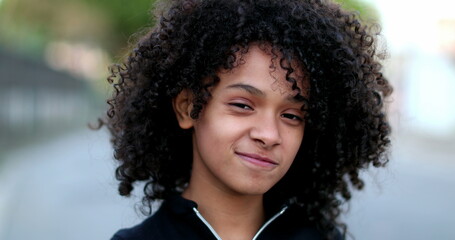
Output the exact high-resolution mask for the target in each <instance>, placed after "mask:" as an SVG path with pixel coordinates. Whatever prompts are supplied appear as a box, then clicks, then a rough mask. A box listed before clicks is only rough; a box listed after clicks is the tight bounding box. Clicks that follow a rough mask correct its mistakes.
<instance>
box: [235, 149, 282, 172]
mask: <svg viewBox="0 0 455 240" xmlns="http://www.w3.org/2000/svg"><path fill="white" fill-rule="evenodd" d="M236 154H237V155H238V156H239V157H240V158H241V159H243V160H245V161H246V162H248V163H251V164H253V165H255V166H258V167H262V168H267V169H273V168H275V167H276V166H278V163H277V162H275V161H273V160H271V159H269V158H266V157H262V156H259V155H257V154H249V153H240V152H236Z"/></svg>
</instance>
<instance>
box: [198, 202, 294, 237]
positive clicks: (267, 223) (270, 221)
mask: <svg viewBox="0 0 455 240" xmlns="http://www.w3.org/2000/svg"><path fill="white" fill-rule="evenodd" d="M286 209H288V206H285V207H283V208H282V209H281V211H279V212H278V213H277V214H275V215H273V217H272V218H270V219H269V220H268V221H267V222H266V223H264V225H262V227H261V228H260V229H259V231H258V232H257V233H256V234H255V235H254V237H253V239H252V240H256V239H257V238H258V237H259V235H260V234H261V233H262V232H263V231H264V229H265V228H266V227H267V226H268V225H270V224H271V223H272V222H273V221H274V220H275V219H276V218H277V217H279V216H281V215H282V214H283V213H284V212H285V211H286ZM193 211H194V212H195V213H196V216H198V218H199V219H200V220H201V221H202V222H203V223H204V224H205V226H206V227H207V228H208V229H209V230H210V232H212V234H213V236H215V238H216V239H217V240H222V239H221V237H220V236H219V235H218V233H216V231H215V229H214V228H213V227H212V225H210V223H209V222H207V220H205V218H204V217H203V216H202V215H201V213H200V212H199V211H198V210H197V208H195V207H193Z"/></svg>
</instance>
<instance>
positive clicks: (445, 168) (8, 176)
mask: <svg viewBox="0 0 455 240" xmlns="http://www.w3.org/2000/svg"><path fill="white" fill-rule="evenodd" d="M395 143H396V144H395V150H394V151H393V154H392V161H391V163H390V164H389V166H388V168H387V169H385V170H384V169H383V170H382V171H369V172H368V173H365V174H364V175H365V178H366V180H367V186H366V190H365V191H362V192H358V193H356V194H355V195H354V199H353V201H352V202H351V204H350V205H349V206H347V207H349V208H350V211H349V213H348V214H347V215H346V216H345V219H346V221H347V223H348V224H349V230H350V232H351V233H352V234H353V235H354V236H355V237H356V239H357V240H359V239H360V240H362V239H367V240H379V239H381V240H384V239H387V240H398V239H400V240H402V239H413V240H424V239H425V240H427V239H438V240H453V239H455V217H454V216H455V205H454V203H455V174H454V172H455V157H454V156H455V149H452V148H451V147H450V146H448V144H447V143H438V142H432V141H425V140H423V139H420V138H416V137H410V136H406V137H396V138H395ZM113 169H114V163H113V161H112V160H111V152H110V146H109V142H108V137H107V134H106V133H105V132H103V131H97V132H93V131H88V130H81V131H78V132H73V133H68V134H67V135H65V136H62V137H60V138H58V139H55V140H54V141H52V142H45V143H42V144H39V145H36V146H33V147H29V148H27V149H24V150H22V151H20V152H14V153H11V154H9V155H8V156H7V162H6V163H5V164H3V165H2V166H1V168H0V239H2V240H28V239H39V240H41V239H46V240H62V239H65V240H73V239H74V240H76V239H77V240H80V239H85V240H90V239H93V240H95V239H97V240H99V239H109V238H110V236H111V235H112V234H113V233H114V232H115V231H116V230H117V229H119V228H121V227H126V226H131V225H134V224H135V223H136V222H138V221H140V219H141V218H140V217H139V216H140V215H138V214H137V213H136V211H135V210H134V205H135V203H138V202H139V201H140V199H139V198H137V197H136V198H133V199H129V200H128V199H124V198H121V197H119V196H117V195H116V182H115V180H114V177H113Z"/></svg>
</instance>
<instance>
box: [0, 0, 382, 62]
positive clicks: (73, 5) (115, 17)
mask: <svg viewBox="0 0 455 240" xmlns="http://www.w3.org/2000/svg"><path fill="white" fill-rule="evenodd" d="M336 1H337V2H339V3H340V4H342V6H343V7H345V8H346V9H349V10H355V11H358V12H359V13H360V16H361V17H362V18H363V19H367V20H368V19H373V20H377V19H378V13H377V11H375V9H374V7H373V6H371V4H369V3H367V2H364V1H361V0H336ZM153 3H154V0H134V1H131V0H64V1H62V0H40V1H36V0H0V32H1V33H2V34H1V35H0V44H1V45H3V46H7V47H11V48H15V49H16V50H19V51H22V52H26V53H27V54H35V55H41V54H42V51H43V49H44V48H45V46H46V44H47V43H48V42H49V41H54V40H57V41H70V42H82V43H85V44H89V45H93V46H97V47H101V48H103V49H105V50H106V51H107V52H108V53H109V54H110V55H111V56H115V57H119V56H121V55H122V54H123V52H124V51H125V50H126V49H127V43H128V41H129V38H130V36H131V35H132V34H134V33H135V32H138V31H141V30H142V29H144V28H146V27H149V26H151V25H152V24H153V22H152V21H153V19H152V17H151V14H150V12H151V9H152V6H153Z"/></svg>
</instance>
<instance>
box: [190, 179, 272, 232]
mask: <svg viewBox="0 0 455 240" xmlns="http://www.w3.org/2000/svg"><path fill="white" fill-rule="evenodd" d="M209 189H210V187H208V188H206V187H201V186H199V187H197V188H195V187H192V184H191V181H190V184H189V186H188V188H187V189H186V190H185V191H184V192H183V194H182V196H183V197H184V198H187V199H189V200H192V201H194V202H196V203H197V204H198V210H199V212H200V213H201V214H202V216H203V217H204V218H205V219H206V220H207V221H208V222H209V223H210V225H211V226H212V227H213V228H214V229H215V231H216V232H217V233H218V235H220V237H221V238H222V239H223V240H229V239H252V238H253V236H254V235H255V234H256V232H257V231H258V230H259V228H260V227H261V226H262V224H263V223H264V221H265V216H264V215H265V214H264V206H263V201H262V200H263V195H241V194H234V193H229V192H225V191H222V190H221V189H211V190H209Z"/></svg>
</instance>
